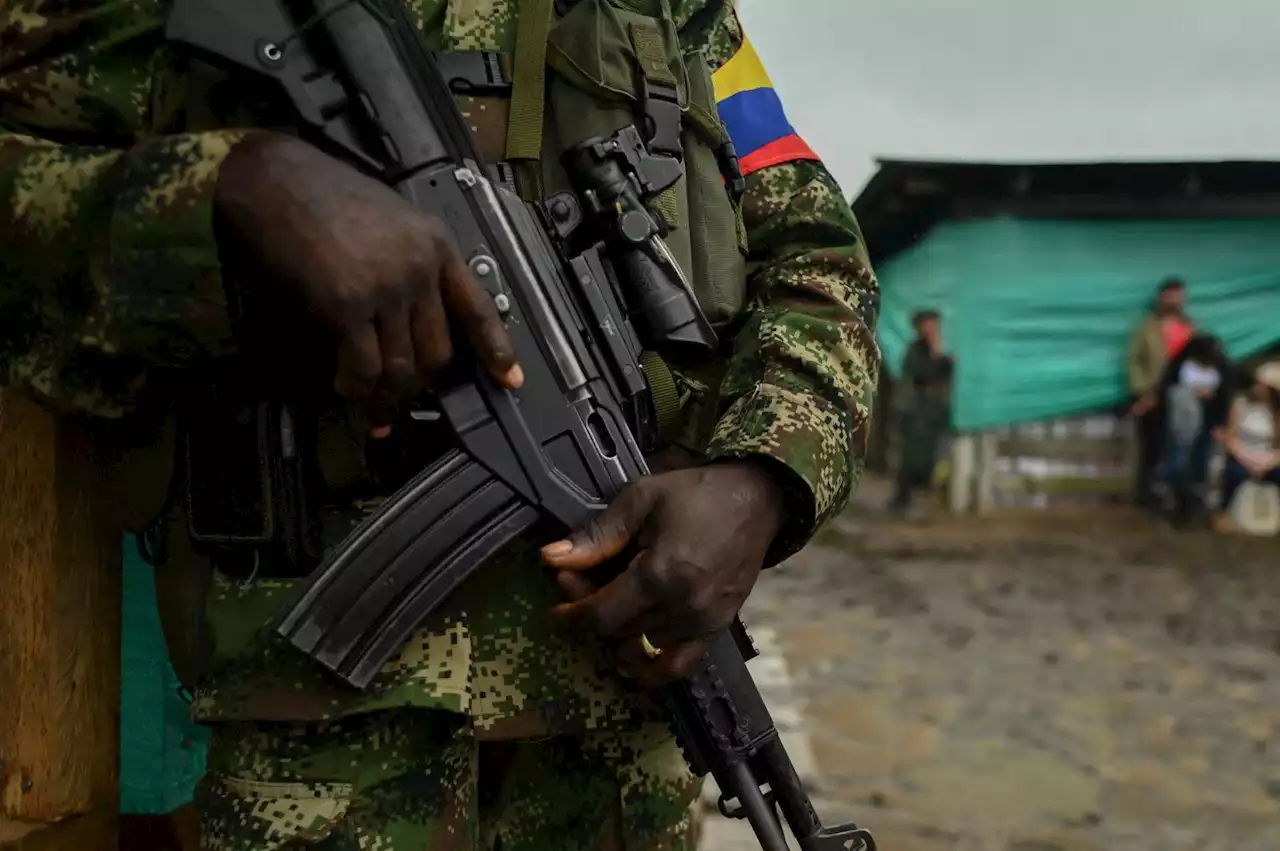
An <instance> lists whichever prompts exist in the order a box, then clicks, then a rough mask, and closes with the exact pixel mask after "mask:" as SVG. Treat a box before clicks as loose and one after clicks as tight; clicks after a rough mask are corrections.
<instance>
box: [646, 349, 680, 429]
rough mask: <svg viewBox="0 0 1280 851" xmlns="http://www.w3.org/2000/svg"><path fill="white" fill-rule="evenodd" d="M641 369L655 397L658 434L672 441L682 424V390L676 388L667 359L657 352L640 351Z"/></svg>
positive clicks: (650, 392) (654, 405)
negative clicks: (673, 435)
mask: <svg viewBox="0 0 1280 851" xmlns="http://www.w3.org/2000/svg"><path fill="white" fill-rule="evenodd" d="M640 369H641V371H643V372H644V377H645V381H647V382H648V384H649V395H650V396H651V397H652V398H653V412H654V414H656V415H657V417H658V434H659V436H660V437H662V439H663V440H664V441H670V439H671V436H672V433H673V432H674V430H675V428H676V426H678V425H679V424H680V392H679V391H678V390H677V389H676V380H675V378H673V377H672V375H671V369H670V368H669V367H668V366H667V363H666V361H664V360H663V359H662V358H661V356H659V355H658V354H656V353H655V352H641V353H640Z"/></svg>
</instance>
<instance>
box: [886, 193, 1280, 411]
mask: <svg viewBox="0 0 1280 851" xmlns="http://www.w3.org/2000/svg"><path fill="white" fill-rule="evenodd" d="M877 272H878V274H879V278H880V284H881V288H882V292H883V300H882V314H881V320H880V326H879V331H878V334H877V337H878V340H879V342H880V346H881V350H882V352H883V355H884V362H885V366H886V368H887V369H889V370H890V371H891V373H892V374H893V375H894V376H895V377H896V376H897V375H898V373H899V371H900V369H901V366H902V358H903V354H904V351H905V349H906V346H907V345H908V344H909V343H910V341H911V340H912V338H913V336H914V334H913V331H912V329H911V324H910V316H911V312H912V311H914V310H917V309H921V308H928V307H934V308H937V309H938V310H939V311H940V312H941V314H942V318H943V331H942V334H943V339H944V347H945V348H946V349H947V350H948V351H950V352H951V353H952V354H954V355H955V357H956V374H955V384H954V387H953V394H952V412H953V423H954V425H955V426H956V428H958V429H961V430H973V429H982V428H990V427H993V426H998V425H1004V424H1011V423H1017V422H1026V421H1033V420H1041V419H1052V418H1057V417H1063V416H1067V415H1070V414H1074V413H1079V412H1084V411H1091V410H1102V409H1106V408H1108V407H1110V406H1112V405H1115V404H1117V403H1119V402H1121V401H1123V400H1124V399H1126V398H1127V396H1128V393H1127V390H1126V387H1125V376H1124V364H1125V355H1126V348H1127V346H1128V342H1129V335H1130V333H1131V331H1132V329H1133V327H1134V326H1135V325H1136V324H1137V323H1138V322H1139V321H1141V319H1142V317H1143V315H1144V313H1145V311H1146V309H1147V307H1148V305H1149V304H1150V302H1151V299H1152V297H1153V295H1154V293H1155V289H1156V287H1157V285H1158V284H1159V283H1160V281H1161V280H1163V279H1164V278H1167V277H1169V276H1170V275H1177V276H1179V277H1181V278H1183V279H1184V280H1186V282H1187V286H1188V309H1189V311H1190V313H1191V315H1192V318H1193V319H1194V320H1195V321H1196V323H1197V324H1198V325H1199V326H1200V327H1201V328H1202V329H1204V330H1205V331H1208V332H1210V333H1213V334H1216V335H1218V336H1219V337H1221V338H1222V340H1223V342H1224V343H1225V345H1226V348H1227V351H1228V353H1229V354H1230V355H1231V356H1232V357H1234V358H1241V357H1246V356H1248V355H1251V354H1254V353H1256V352H1258V351H1261V350H1263V349H1265V348H1267V347H1268V346H1270V345H1272V344H1273V343H1275V342H1277V341H1278V340H1280V219H1255V220H1240V221H1207V220H1204V221H1117V222H1099V221H1094V222H1083V221H1044V220H1042V221H1031V220H1020V219H1013V218H998V219H990V220H984V221H978V222H967V223H948V224H944V225H941V226H939V227H938V228H936V229H935V230H933V231H932V232H931V233H930V234H929V235H928V236H927V237H926V238H925V239H924V240H923V241H922V242H920V243H919V244H917V245H916V246H914V247H913V248H911V249H909V250H908V251H905V252H903V253H902V254H900V255H897V256H895V257H893V258H891V259H889V260H887V261H884V262H882V263H880V264H879V265H878V267H877Z"/></svg>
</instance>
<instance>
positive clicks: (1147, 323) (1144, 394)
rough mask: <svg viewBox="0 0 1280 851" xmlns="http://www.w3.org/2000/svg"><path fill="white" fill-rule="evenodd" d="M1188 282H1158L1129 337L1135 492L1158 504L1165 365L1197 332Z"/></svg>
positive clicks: (1144, 501)
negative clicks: (1151, 301)
mask: <svg viewBox="0 0 1280 851" xmlns="http://www.w3.org/2000/svg"><path fill="white" fill-rule="evenodd" d="M1186 302H1187V287H1186V284H1184V283H1183V282H1182V281H1181V280H1180V279H1178V278H1169V279H1168V280H1166V281H1165V282H1164V283H1162V284H1161V285H1160V289H1159V291H1158V292H1157V293H1156V299H1155V304H1154V305H1153V306H1152V309H1151V311H1150V312H1149V313H1148V314H1147V315H1146V316H1145V317H1144V318H1143V320H1142V322H1140V323H1138V326H1137V327H1136V328H1134V329H1133V334H1132V336H1131V337H1130V338H1129V358H1128V362H1127V363H1126V372H1127V374H1128V379H1129V392H1130V393H1131V394H1132V395H1133V399H1134V401H1133V405H1132V408H1131V410H1132V412H1133V415H1134V418H1135V420H1136V423H1137V436H1138V470H1137V483H1136V493H1135V498H1136V500H1137V502H1138V504H1139V505H1141V506H1142V507H1144V508H1155V507H1156V505H1157V502H1156V498H1155V493H1154V491H1153V490H1152V485H1153V484H1154V477H1155V469H1156V466H1157V465H1158V464H1159V463H1160V458H1161V455H1162V452H1163V446H1164V432H1165V427H1164V410H1163V404H1162V402H1163V399H1162V398H1161V394H1160V389H1159V388H1160V382H1161V379H1162V377H1163V376H1164V372H1165V366H1166V365H1167V364H1168V363H1169V361H1171V360H1173V359H1174V358H1175V357H1177V356H1178V355H1179V354H1180V353H1181V352H1182V349H1183V347H1185V346H1186V344H1187V342H1188V341H1189V340H1190V339H1191V335H1192V334H1193V333H1194V332H1195V325H1194V324H1193V323H1192V322H1191V320H1190V319H1188V318H1187V315H1186Z"/></svg>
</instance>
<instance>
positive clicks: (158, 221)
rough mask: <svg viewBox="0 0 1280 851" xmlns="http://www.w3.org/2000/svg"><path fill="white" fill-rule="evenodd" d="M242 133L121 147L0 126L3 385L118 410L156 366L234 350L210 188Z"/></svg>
mask: <svg viewBox="0 0 1280 851" xmlns="http://www.w3.org/2000/svg"><path fill="white" fill-rule="evenodd" d="M241 136H242V134H241V133H237V132H234V131H226V132H215V133H200V134H189V135H175V136H162V137H157V138H154V139H149V140H147V141H144V142H141V143H139V144H138V145H136V146H134V147H133V148H130V149H128V150H121V149H114V148H107V147H85V146H65V145H57V144H54V143H52V142H49V141H46V140H44V139H41V138H39V137H38V136H36V135H30V134H25V133H18V132H13V131H0V316H3V317H4V321H5V323H6V326H7V327H6V330H5V333H3V334H0V380H4V381H5V382H7V383H9V384H11V385H13V386H16V387H17V388H18V389H20V390H23V391H25V392H27V393H29V394H30V395H32V396H34V397H35V398H37V399H38V400H40V401H42V402H43V403H45V404H47V405H49V406H51V407H54V408H58V409H63V410H74V411H78V412H83V413H89V414H94V415H98V416H106V417H118V416H121V415H123V414H124V413H126V412H128V411H129V410H130V409H131V408H132V407H133V406H134V405H135V404H136V402H137V399H138V396H139V394H140V393H141V392H142V391H143V389H144V388H145V386H146V384H147V382H148V379H149V374H150V371H151V370H152V369H153V368H154V367H170V368H179V367H186V366H190V365H192V364H194V363H199V362H202V361H205V360H207V359H209V358H210V357H217V356H219V355H222V354H225V353H226V352H227V351H229V348H230V346H231V335H230V328H229V323H228V320H227V315H226V305H225V299H224V296H223V288H222V279H221V270H220V266H219V262H218V252H217V247H216V245H215V242H214V237H213V194H214V187H215V185H216V182H217V175H218V168H219V165H220V163H221V162H222V160H223V158H225V157H226V155H227V153H228V152H229V151H230V150H231V148H232V146H233V145H234V144H235V142H236V141H237V140H238V139H239V138H241Z"/></svg>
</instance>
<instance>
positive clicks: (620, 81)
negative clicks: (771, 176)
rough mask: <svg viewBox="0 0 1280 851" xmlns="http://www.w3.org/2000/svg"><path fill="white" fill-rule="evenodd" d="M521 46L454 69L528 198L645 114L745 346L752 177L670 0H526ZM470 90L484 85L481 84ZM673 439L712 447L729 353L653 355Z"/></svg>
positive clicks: (692, 274) (483, 141)
mask: <svg viewBox="0 0 1280 851" xmlns="http://www.w3.org/2000/svg"><path fill="white" fill-rule="evenodd" d="M516 5H517V7H518V9H519V21H518V25H517V37H516V43H517V49H516V52H515V55H514V56H503V55H497V54H490V53H478V52H476V53H450V54H444V55H443V56H442V59H441V62H442V65H443V66H444V70H445V72H446V76H447V77H448V78H449V79H450V80H451V81H453V83H454V84H455V88H456V89H457V90H459V93H458V102H459V106H460V108H461V109H462V112H463V114H464V116H465V117H466V118H467V120H468V123H469V124H470V126H471V128H472V131H473V132H474V133H475V135H476V137H477V140H478V141H479V144H480V149H481V153H482V155H483V156H484V157H485V158H486V160H487V161H489V162H491V163H501V164H502V165H501V168H500V169H499V171H500V173H503V174H510V175H511V179H512V182H513V185H514V188H516V189H517V191H519V192H520V194H521V195H522V197H524V198H525V200H538V199H541V198H544V197H546V196H547V195H549V194H552V193H554V192H557V191H561V190H566V189H569V188H570V186H569V180H568V177H567V175H566V174H565V172H564V169H563V168H562V167H561V165H560V155H561V154H562V153H563V152H564V151H565V150H567V149H568V148H570V147H572V146H574V145H576V144H578V143H581V142H583V141H585V140H587V139H590V138H593V137H608V136H610V135H612V134H613V133H615V132H616V131H618V130H620V129H622V128H624V127H627V126H629V125H636V127H637V128H638V129H639V130H640V131H641V134H642V135H643V136H644V137H645V139H646V141H647V142H648V147H649V150H650V153H653V154H661V155H667V156H673V157H677V158H679V159H680V160H681V161H682V162H683V165H684V169H683V176H682V177H681V178H680V180H679V181H678V182H677V183H676V184H675V185H673V186H672V187H670V188H669V189H667V190H666V191H664V192H663V193H662V194H661V195H660V196H658V198H656V199H655V200H654V201H653V202H651V204H650V206H651V209H652V211H653V212H654V213H655V214H656V215H657V216H659V217H660V219H661V221H662V222H663V223H664V224H665V225H666V229H667V234H666V237H665V239H666V242H667V245H668V247H669V248H670V249H671V251H672V254H673V255H674V256H675V258H676V260H677V262H679V264H680V266H681V268H682V269H683V270H684V272H685V275H686V276H687V278H688V279H689V281H690V282H691V284H692V285H693V288H694V292H695V294H696V296H697V298H698V302H699V304H700V306H701V307H702V310H703V312H704V313H705V314H706V316H707V318H708V320H710V322H711V323H712V325H713V326H714V327H715V328H716V329H717V331H718V332H719V333H720V335H721V337H722V338H724V340H725V342H726V344H727V345H728V344H731V339H732V336H733V326H734V323H735V321H736V320H737V319H738V318H739V317H740V316H741V315H742V313H743V310H744V308H745V306H746V303H747V300H748V293H747V289H746V267H745V260H746V254H747V240H746V231H745V228H744V227H743V221H742V209H741V196H742V190H743V180H742V175H741V172H740V171H739V170H738V163H737V157H736V155H735V154H734V151H733V145H732V143H731V142H730V140H729V136H728V132H727V130H726V129H725V126H724V124H723V123H722V122H721V120H720V117H719V112H718V111H717V108H716V100H715V94H714V88H713V86H712V81H711V74H710V71H709V69H708V67H707V63H706V61H705V60H704V59H703V58H702V57H701V56H700V55H697V54H692V55H686V54H685V53H684V52H683V50H682V47H681V44H680V42H679V39H678V37H677V32H676V26H675V23H674V21H673V19H672V14H671V7H670V3H669V0H558V2H553V0H519V2H518V3H517V4H516ZM468 90H470V92H471V93H468ZM645 373H646V375H647V377H648V379H649V383H650V387H651V389H652V390H653V394H654V401H655V407H656V408H657V412H658V418H659V423H660V425H661V427H662V433H663V437H664V438H665V439H666V440H667V441H668V442H673V443H678V444H680V445H683V446H686V447H687V448H690V449H695V450H701V449H702V448H703V447H704V446H705V444H706V442H707V440H709V438H710V433H711V430H712V429H713V428H714V425H715V421H716V419H717V415H718V410H717V407H718V406H717V398H716V397H717V394H716V392H715V390H716V388H717V387H718V385H719V383H720V379H721V377H722V375H723V364H722V363H711V364H704V365H701V366H699V367H691V366H684V367H683V368H678V369H676V370H674V371H672V370H669V369H668V368H666V367H665V366H664V364H663V363H662V362H661V361H660V360H659V359H658V358H656V357H654V356H652V355H649V356H647V357H646V359H645Z"/></svg>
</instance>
